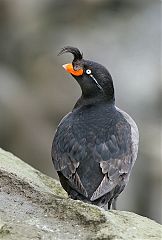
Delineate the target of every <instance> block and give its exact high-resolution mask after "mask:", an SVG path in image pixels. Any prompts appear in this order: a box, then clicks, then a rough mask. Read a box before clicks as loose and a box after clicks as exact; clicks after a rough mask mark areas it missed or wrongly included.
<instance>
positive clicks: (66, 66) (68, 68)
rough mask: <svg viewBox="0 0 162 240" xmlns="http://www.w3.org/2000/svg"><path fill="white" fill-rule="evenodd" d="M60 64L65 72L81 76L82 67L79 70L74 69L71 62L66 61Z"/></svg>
mask: <svg viewBox="0 0 162 240" xmlns="http://www.w3.org/2000/svg"><path fill="white" fill-rule="evenodd" d="M62 66H63V68H64V69H65V70H66V71H67V72H69V73H71V74H73V75H74V76H81V75H82V74H83V69H82V68H81V69H79V70H74V68H73V65H72V64H71V63H67V64H64V65H62Z"/></svg>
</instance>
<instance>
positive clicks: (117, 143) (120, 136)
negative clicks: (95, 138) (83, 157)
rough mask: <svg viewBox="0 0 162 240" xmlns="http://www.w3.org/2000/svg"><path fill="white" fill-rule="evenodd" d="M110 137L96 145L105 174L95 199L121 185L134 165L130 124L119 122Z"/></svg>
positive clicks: (93, 198)
mask: <svg viewBox="0 0 162 240" xmlns="http://www.w3.org/2000/svg"><path fill="white" fill-rule="evenodd" d="M110 132H112V134H110V135H109V136H108V139H107V140H106V141H104V142H101V143H100V144H98V145H96V146H95V151H94V154H95V155H96V156H94V157H95V159H96V160H97V161H98V162H99V164H100V167H101V170H102V173H103V175H104V177H103V180H102V182H101V183H100V185H99V186H98V188H97V189H96V191H95V192H94V193H93V195H92V197H91V199H90V200H91V201H94V200H96V199H98V198H100V197H101V196H103V195H105V194H106V193H108V192H110V191H111V190H112V189H114V188H115V187H116V186H117V185H119V186H121V185H122V184H123V183H122V181H123V180H124V177H125V176H128V174H129V172H130V170H131V167H132V140H131V128H130V126H129V124H125V123H123V122H122V121H120V122H118V123H117V124H116V125H115V126H113V127H112V129H110Z"/></svg>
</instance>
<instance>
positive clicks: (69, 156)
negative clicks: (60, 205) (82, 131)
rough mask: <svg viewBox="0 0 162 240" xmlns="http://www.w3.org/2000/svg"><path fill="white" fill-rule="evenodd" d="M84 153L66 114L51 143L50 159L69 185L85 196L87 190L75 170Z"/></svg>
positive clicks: (83, 148)
mask: <svg viewBox="0 0 162 240" xmlns="http://www.w3.org/2000/svg"><path fill="white" fill-rule="evenodd" d="M68 118H69V119H68ZM64 120H66V121H64ZM83 141H84V139H83ZM86 155H87V152H86V148H85V147H84V142H83V144H82V145H81V144H79V143H78V141H77V139H76V138H75V136H74V134H73V131H72V126H71V121H70V115H68V116H67V117H66V118H64V119H63V121H61V123H60V125H59V127H58V129H57V131H56V134H55V138H54V141H53V145H52V159H53V163H54V166H55V169H56V171H60V172H61V173H62V174H63V175H64V177H66V178H67V179H68V181H69V184H70V186H71V187H72V188H74V189H76V190H77V191H78V192H79V193H81V194H82V195H84V196H85V197H88V194H87V191H86V189H85V188H84V186H83V184H82V182H81V180H80V177H79V175H78V173H77V171H76V170H77V168H78V167H79V163H80V161H81V159H82V158H86Z"/></svg>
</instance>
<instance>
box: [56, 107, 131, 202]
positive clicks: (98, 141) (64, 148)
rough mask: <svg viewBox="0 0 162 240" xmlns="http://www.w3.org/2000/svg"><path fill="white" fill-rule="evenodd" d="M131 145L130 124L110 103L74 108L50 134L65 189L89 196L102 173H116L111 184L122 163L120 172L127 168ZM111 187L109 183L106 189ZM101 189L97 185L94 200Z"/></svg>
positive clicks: (100, 180) (102, 177) (100, 192)
mask: <svg viewBox="0 0 162 240" xmlns="http://www.w3.org/2000/svg"><path fill="white" fill-rule="evenodd" d="M131 147H132V141H131V126H130V124H129V123H128V121H127V120H126V119H125V118H124V117H123V115H122V114H121V113H120V112H119V111H118V110H117V109H116V108H115V106H114V105H110V104H98V105H88V106H83V107H80V108H76V109H74V110H73V112H72V113H70V114H69V115H68V116H67V117H66V118H64V120H63V121H62V122H61V124H60V125H59V127H58V129H57V132H56V135H55V138H54V142H53V150H52V156H53V162H54V165H55V168H56V170H58V171H59V172H60V173H61V175H63V178H64V181H67V182H66V184H67V185H70V188H69V191H71V189H72V190H75V191H77V192H79V193H80V194H81V195H83V196H84V197H85V198H87V199H89V200H90V199H91V198H92V197H93V194H94V193H95V191H96V190H97V189H98V188H99V186H100V184H101V183H102V181H103V179H104V175H105V174H108V176H109V175H110V176H109V177H112V178H115V174H116V178H117V180H116V179H115V183H114V187H115V186H116V185H117V184H118V182H119V181H120V179H119V178H120V176H119V175H120V173H119V170H120V171H122V169H121V168H122V166H123V168H124V169H123V172H124V171H126V172H129V171H130V169H131V162H132V152H131ZM125 156H126V158H125ZM116 159H118V161H117V160H116ZM115 161H116V162H115ZM121 161H123V163H122V164H121ZM103 164H106V167H105V168H107V170H104V167H102V165H103ZM118 167H119V168H118ZM104 171H105V172H104ZM76 173H77V179H76V177H74V176H75V174H76ZM63 185H64V184H63ZM80 185H81V186H80ZM104 185H105V183H104V184H103V186H102V187H103V188H105V186H104ZM107 185H108V184H107ZM111 188H112V189H113V186H112V187H110V191H111V190H112V189H111ZM65 190H67V191H68V189H65ZM105 191H106V190H104V189H99V190H98V193H97V194H98V197H97V196H96V197H93V198H94V200H96V199H97V198H100V197H101V195H104V193H105ZM107 191H108V190H107ZM69 194H70V192H69Z"/></svg>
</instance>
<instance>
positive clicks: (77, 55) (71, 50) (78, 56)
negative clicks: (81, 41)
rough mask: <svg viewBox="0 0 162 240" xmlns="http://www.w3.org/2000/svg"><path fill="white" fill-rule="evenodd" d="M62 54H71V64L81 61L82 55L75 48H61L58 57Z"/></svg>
mask: <svg viewBox="0 0 162 240" xmlns="http://www.w3.org/2000/svg"><path fill="white" fill-rule="evenodd" d="M64 53H72V54H73V56H74V60H73V62H75V61H77V60H81V59H83V54H82V53H81V52H80V51H79V49H78V48H75V47H70V46H67V47H64V48H62V50H61V51H60V52H59V54H58V56H60V55H62V54H64Z"/></svg>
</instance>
